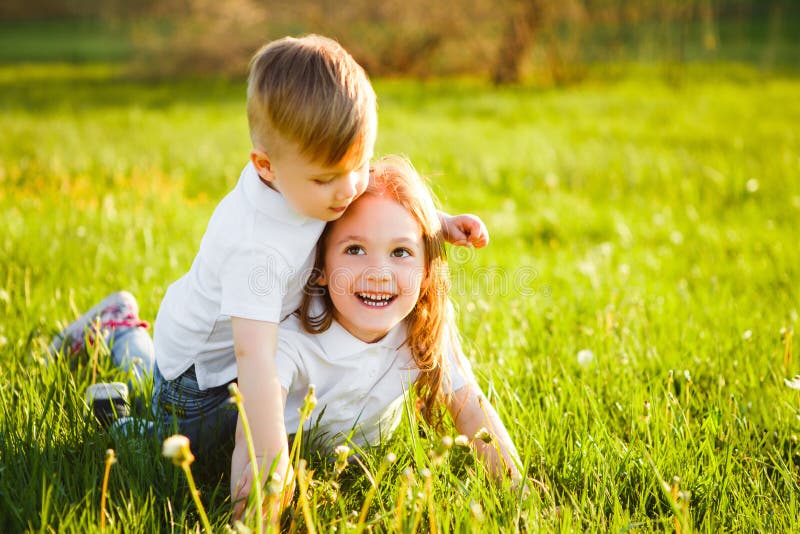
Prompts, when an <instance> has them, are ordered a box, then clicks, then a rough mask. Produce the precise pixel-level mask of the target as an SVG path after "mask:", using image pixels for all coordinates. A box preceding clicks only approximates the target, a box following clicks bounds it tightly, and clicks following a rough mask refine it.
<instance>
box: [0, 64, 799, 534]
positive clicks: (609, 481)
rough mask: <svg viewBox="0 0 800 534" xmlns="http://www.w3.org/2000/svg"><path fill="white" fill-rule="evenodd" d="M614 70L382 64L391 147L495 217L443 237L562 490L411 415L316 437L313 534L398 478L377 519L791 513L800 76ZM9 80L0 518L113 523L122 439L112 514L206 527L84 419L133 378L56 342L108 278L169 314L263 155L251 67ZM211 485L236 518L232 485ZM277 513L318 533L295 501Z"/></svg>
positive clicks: (205, 490)
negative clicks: (495, 466)
mask: <svg viewBox="0 0 800 534" xmlns="http://www.w3.org/2000/svg"><path fill="white" fill-rule="evenodd" d="M614 72H615V74H613V75H609V74H606V75H605V76H602V77H598V78H596V79H593V78H591V77H590V78H589V79H588V80H587V81H585V82H584V83H582V84H580V85H578V86H574V87H571V88H564V89H547V90H545V89H537V88H534V87H526V86H520V87H511V88H501V89H497V88H493V87H491V86H489V85H486V84H484V83H482V82H479V81H474V80H439V81H427V82H422V81H405V80H376V81H375V87H376V91H377V93H378V95H379V105H380V134H379V139H378V146H377V153H378V154H385V153H402V154H406V155H408V156H409V157H410V158H411V159H412V161H413V162H414V163H415V165H416V166H417V168H418V169H419V170H420V171H422V172H423V173H425V174H427V175H428V176H429V177H430V178H431V184H432V187H433V189H434V190H435V191H436V193H437V195H438V197H439V199H440V201H441V205H442V208H443V209H444V210H446V211H448V212H450V213H458V212H473V213H476V214H479V215H480V216H481V217H482V218H483V219H484V220H485V222H486V223H487V225H488V227H489V229H490V232H491V243H490V245H489V247H488V248H486V249H483V250H479V251H472V250H467V249H450V250H449V253H450V262H451V268H452V276H453V281H454V284H453V300H454V302H455V304H456V306H457V308H458V319H459V325H460V327H461V331H462V335H463V338H464V340H465V350H466V352H467V355H468V356H469V358H470V360H471V361H472V363H473V367H474V368H475V370H476V373H477V376H478V378H479V381H480V383H481V385H482V386H483V388H484V390H485V391H486V393H487V394H488V396H489V397H490V398H491V400H492V402H493V403H494V405H495V406H496V407H497V408H498V410H499V412H500V414H501V416H502V417H503V419H504V421H505V422H506V424H507V426H508V427H509V430H510V432H511V435H512V436H513V438H514V440H515V442H516V444H517V446H518V448H519V451H520V454H521V457H522V459H523V462H524V469H525V471H526V474H527V475H528V476H530V477H532V478H535V479H537V480H540V481H542V482H543V483H544V484H546V485H547V488H548V490H547V491H538V490H536V487H535V485H533V486H532V488H533V490H534V491H532V492H531V494H530V495H529V496H524V495H522V494H521V492H519V491H516V490H513V489H511V488H509V487H508V485H507V484H505V485H504V484H496V483H493V482H492V481H491V480H490V479H489V478H488V477H487V475H486V474H485V473H484V472H483V471H482V469H481V467H480V465H479V464H476V463H475V462H474V461H473V458H472V457H471V456H470V454H469V453H468V452H466V451H465V450H463V449H459V448H455V449H453V450H452V451H450V452H448V453H446V454H444V455H442V454H440V453H441V446H440V440H439V436H437V435H436V434H433V433H431V432H429V431H425V430H424V429H423V430H420V429H419V427H418V424H417V423H415V422H413V421H411V420H406V421H405V422H404V423H403V425H402V426H401V428H400V430H399V431H398V433H397V434H396V436H395V437H394V438H393V439H392V440H390V441H389V442H387V443H386V444H384V445H383V446H382V447H380V448H379V450H374V451H368V452H367V454H365V455H364V465H363V466H358V465H354V466H350V467H348V468H347V469H346V470H345V471H344V473H342V474H341V475H339V476H337V475H336V474H335V473H334V471H333V469H332V467H331V466H330V465H327V464H325V463H324V462H320V461H319V460H316V459H315V458H314V457H313V454H312V453H311V452H309V451H305V452H304V456H305V457H306V458H307V459H308V460H309V462H310V465H311V466H312V468H313V469H314V470H315V471H314V474H313V482H312V483H311V486H310V487H309V489H308V492H307V495H308V499H309V500H310V502H311V504H312V506H311V507H310V513H311V514H312V516H313V523H314V524H315V527H316V530H318V531H325V532H331V531H334V530H335V531H337V532H350V531H357V530H358V528H359V525H358V523H359V521H358V515H359V513H360V511H361V509H362V505H363V502H364V500H365V496H366V495H368V494H369V493H370V487H371V482H370V480H371V479H372V478H374V477H375V476H376V473H377V472H379V471H385V472H384V474H383V476H382V479H381V481H380V484H378V487H377V490H376V491H374V499H373V500H372V502H371V505H370V507H369V509H368V513H367V514H366V516H365V517H366V518H367V519H366V522H367V524H368V525H369V527H370V528H371V529H373V530H374V531H395V530H398V531H403V532H411V531H414V530H416V529H419V530H420V531H431V530H434V529H436V530H437V531H442V532H453V531H456V532H462V531H476V532H479V531H485V532H497V531H516V530H519V531H540V530H541V531H560V532H572V531H595V532H629V531H632V532H652V531H670V530H673V529H680V530H681V532H686V531H689V530H697V531H702V532H719V531H746V532H752V531H774V532H790V531H797V530H798V527H797V526H796V525H797V523H796V520H797V517H798V516H800V487H799V484H800V476H799V475H800V469H799V466H800V443H798V435H800V391H798V390H797V388H800V384H796V385H797V388H793V387H790V385H795V383H793V382H791V378H792V377H793V376H794V375H795V374H797V373H800V362H799V361H797V360H798V358H797V357H796V355H793V354H792V345H791V341H792V337H791V335H792V331H793V329H796V328H797V326H798V302H799V299H798V297H800V294H799V292H798V283H797V281H798V278H799V275H800V251H798V241H797V220H798V218H800V187H799V184H800V182H799V181H798V178H799V177H800V135H798V133H797V124H800V99H798V98H797V95H798V94H800V79H798V78H797V77H796V76H794V75H792V74H783V75H768V74H765V73H763V72H760V71H759V70H757V69H755V68H752V67H748V66H742V65H720V64H717V65H695V66H691V65H686V66H683V67H681V68H680V70H679V72H678V75H677V76H676V73H675V71H673V70H670V71H665V70H664V69H662V68H660V67H641V66H640V67H634V66H625V67H621V68H619V69H617V70H616V71H614ZM0 95H2V98H0V109H1V110H2V113H0V132H2V134H0V136H1V137H2V142H0V228H2V237H0V377H1V379H2V380H0V407H2V408H0V530H2V531H4V532H20V531H30V532H51V531H58V532H93V531H100V521H99V515H100V499H101V482H102V478H103V470H104V462H105V451H106V449H107V448H109V447H113V448H114V449H115V451H116V457H117V459H118V462H117V464H116V465H114V466H113V467H112V470H111V472H110V480H109V489H108V503H107V504H106V509H107V524H106V528H105V529H106V530H107V531H112V532H157V531H160V532H176V531H177V532H184V531H186V532H189V531H195V530H196V529H197V528H199V526H200V523H199V521H200V520H199V516H198V515H197V512H196V509H195V506H194V504H193V502H192V499H191V497H190V494H189V491H188V489H187V486H186V482H185V478H184V477H183V474H182V473H181V472H180V470H179V469H178V468H176V467H174V466H173V465H172V464H171V463H170V462H169V461H168V460H166V459H164V458H162V457H161V455H160V444H159V443H155V442H150V441H147V440H144V441H143V440H129V441H120V442H117V443H112V442H111V440H110V437H109V436H108V435H107V434H106V433H104V432H103V431H102V430H101V429H100V427H99V426H98V424H97V423H96V421H94V420H93V419H92V418H91V416H90V415H89V413H88V412H87V409H86V407H85V406H84V401H83V392H84V390H85V388H86V387H87V386H88V385H89V384H90V383H92V381H93V380H114V379H124V378H125V377H122V376H119V374H117V373H116V372H115V371H114V369H113V368H112V366H111V365H110V362H109V361H108V359H107V358H104V357H103V354H102V352H101V353H100V354H98V355H97V358H96V359H95V360H94V361H91V360H67V359H61V360H58V361H55V362H53V361H48V359H47V358H46V355H45V351H44V347H45V345H46V343H47V341H48V340H49V337H50V336H51V335H52V334H53V333H54V332H56V331H58V330H59V328H60V327H62V326H63V325H65V324H66V323H68V322H69V321H70V320H72V319H73V318H74V317H76V316H77V315H78V313H79V312H80V311H81V310H84V309H86V308H88V307H89V306H90V305H92V304H93V303H94V302H96V301H97V300H98V299H100V298H101V297H103V296H104V295H106V294H107V293H109V292H111V291H114V290H118V289H127V290H130V291H131V292H133V293H134V294H135V295H136V296H137V297H138V299H139V303H140V306H141V314H142V317H143V318H145V319H148V320H151V321H152V319H154V317H155V314H156V312H157V309H158V305H159V302H160V299H161V297H162V296H163V294H164V291H165V289H166V287H167V286H168V285H169V284H170V283H171V282H172V281H174V280H175V279H177V278H178V277H179V276H181V275H182V274H183V273H184V272H185V271H186V270H187V269H188V267H189V265H190V263H191V261H192V258H193V256H194V253H195V252H196V250H197V247H198V244H199V241H200V238H201V236H202V234H203V231H204V229H205V225H206V223H207V221H208V218H209V216H210V214H211V212H212V210H213V208H214V206H215V204H216V203H217V202H218V201H219V199H220V198H221V197H222V196H223V195H224V194H225V193H226V192H227V191H228V190H229V189H230V188H231V187H232V186H233V185H234V183H235V180H236V179H237V178H238V175H239V172H240V170H241V167H242V166H243V164H244V162H245V158H246V157H247V152H248V150H249V139H248V135H247V127H246V120H245V115H244V84H243V82H242V81H241V80H238V81H230V80H209V79H204V80H198V79H194V80H169V81H141V80H135V79H131V78H129V77H126V76H125V75H123V73H122V71H121V69H120V67H119V66H118V65H116V64H114V63H85V64H67V63H49V62H43V63H15V64H3V65H0ZM787 380H788V382H787ZM429 451H436V452H435V453H434V454H432V455H429V454H428V452H429ZM389 452H393V453H394V454H396V456H397V461H396V462H394V463H393V464H391V465H390V466H385V465H383V464H382V461H383V458H384V457H385V455H386V454H387V453H389ZM408 467H410V468H411V469H412V470H413V471H411V472H409V471H406V472H405V474H404V471H405V470H406V468H408ZM425 469H427V470H428V472H429V473H430V476H429V478H426V477H425V476H424V475H423V473H425ZM366 473H370V475H367V474H366ZM201 478H202V477H201ZM334 482H335V483H336V484H334ZM201 492H202V493H201V498H202V500H203V501H204V503H205V504H206V506H207V508H208V511H209V515H210V519H211V522H212V524H213V525H214V528H215V529H217V530H220V531H222V530H223V529H224V525H225V524H226V523H227V522H228V521H229V502H228V501H227V486H226V483H225V481H215V480H213V479H209V477H206V478H205V479H203V480H202V482H201ZM400 495H403V502H401V503H400V504H398V501H399V496H400ZM556 507H557V508H556ZM556 509H557V510H558V511H557V512H556ZM286 521H287V523H286V524H287V525H289V524H293V528H296V529H298V530H305V529H306V528H307V527H308V526H309V525H308V523H307V522H306V519H305V518H304V517H303V514H302V513H301V511H300V510H299V509H298V510H293V511H290V512H289V513H288V514H287V517H286ZM251 526H252V525H251ZM361 526H363V525H361Z"/></svg>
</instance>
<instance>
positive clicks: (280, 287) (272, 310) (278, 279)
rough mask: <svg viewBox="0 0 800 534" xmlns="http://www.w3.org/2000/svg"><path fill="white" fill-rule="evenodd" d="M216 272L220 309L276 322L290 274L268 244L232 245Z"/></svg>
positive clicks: (227, 313) (222, 311) (237, 315)
mask: <svg viewBox="0 0 800 534" xmlns="http://www.w3.org/2000/svg"><path fill="white" fill-rule="evenodd" d="M221 269H222V272H221V273H220V285H221V287H220V293H221V303H220V313H221V314H223V315H228V316H231V317H241V318H243V319H252V320H256V321H268V322H272V323H278V322H280V319H281V307H282V304H283V300H284V297H285V294H286V286H287V279H288V276H289V274H290V272H289V268H288V265H287V264H286V262H285V261H284V260H283V258H282V256H281V255H280V254H279V253H278V252H277V251H275V250H274V249H271V248H269V247H264V246H263V245H258V244H244V245H242V246H237V247H234V249H233V250H232V251H231V252H230V254H229V257H228V258H227V259H226V260H225V261H224V262H223V264H222V267H221Z"/></svg>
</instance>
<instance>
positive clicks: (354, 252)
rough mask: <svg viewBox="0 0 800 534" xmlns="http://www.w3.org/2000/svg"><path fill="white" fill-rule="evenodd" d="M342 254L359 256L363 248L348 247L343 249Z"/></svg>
mask: <svg viewBox="0 0 800 534" xmlns="http://www.w3.org/2000/svg"><path fill="white" fill-rule="evenodd" d="M344 253H345V254H349V255H351V256H357V255H359V254H364V248H363V247H362V246H360V245H350V246H349V247H347V248H346V249H344Z"/></svg>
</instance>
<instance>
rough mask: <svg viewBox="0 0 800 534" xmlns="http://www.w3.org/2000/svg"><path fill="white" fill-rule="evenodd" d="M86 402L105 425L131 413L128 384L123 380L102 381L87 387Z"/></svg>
mask: <svg viewBox="0 0 800 534" xmlns="http://www.w3.org/2000/svg"><path fill="white" fill-rule="evenodd" d="M86 404H88V405H89V406H90V407H91V409H92V413H93V414H94V416H95V417H96V418H97V420H98V421H99V422H100V424H101V425H102V426H103V427H106V428H108V427H109V426H110V425H111V424H112V423H113V422H114V421H116V420H117V419H120V418H124V417H128V415H130V410H129V404H128V386H127V385H126V384H123V383H122V382H101V383H98V384H92V385H91V386H89V387H88V388H86Z"/></svg>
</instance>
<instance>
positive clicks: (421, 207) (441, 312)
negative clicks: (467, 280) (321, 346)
mask: <svg viewBox="0 0 800 534" xmlns="http://www.w3.org/2000/svg"><path fill="white" fill-rule="evenodd" d="M363 195H364V196H366V195H376V196H381V197H389V198H392V199H394V200H395V201H397V202H398V203H399V204H400V205H401V206H403V207H404V208H405V209H406V210H407V211H408V213H409V214H410V215H411V216H412V217H413V218H414V219H415V220H416V221H417V223H418V224H419V226H420V229H421V230H422V240H423V244H424V250H425V276H424V277H423V280H422V286H421V288H420V295H419V299H418V300H417V303H416V305H415V306H414V308H413V309H412V310H411V312H410V313H409V314H408V316H407V317H406V319H405V320H406V325H407V337H406V340H405V344H407V345H408V347H409V349H410V350H411V355H412V356H413V358H414V362H415V364H416V365H417V368H418V369H419V376H418V377H417V380H416V383H415V386H416V388H417V393H418V395H419V399H420V401H421V402H422V404H423V406H424V407H425V411H424V413H423V415H424V417H425V420H426V421H427V422H428V423H431V424H433V425H434V426H438V425H439V424H440V423H441V417H442V407H443V405H444V404H443V403H444V402H445V400H446V395H445V394H444V391H445V389H446V388H445V387H444V386H445V385H446V384H447V383H448V381H449V378H448V373H447V369H446V366H447V359H446V358H445V351H446V350H456V348H457V347H458V344H457V341H456V339H455V332H456V330H455V327H454V324H453V319H452V313H451V306H450V305H449V300H448V294H449V290H450V276H449V271H448V268H447V258H446V256H445V249H444V237H443V235H442V228H441V222H440V221H439V215H438V212H437V210H436V205H435V203H434V200H433V197H432V195H431V192H430V190H429V189H428V187H427V185H426V184H425V182H424V181H423V178H422V177H420V175H419V174H418V173H417V171H416V170H414V167H413V166H412V165H411V163H410V162H409V161H408V160H406V159H404V158H401V157H399V156H384V157H383V158H381V159H380V160H378V161H377V162H376V163H374V164H373V166H372V168H371V169H370V177H369V185H368V186H367V190H366V191H365V192H364V194H363ZM356 202H358V200H356ZM335 224H336V222H333V223H329V224H328V226H327V227H326V228H325V230H324V231H323V233H322V236H321V237H320V239H319V243H318V246H317V255H316V262H315V275H313V276H312V277H311V278H310V279H309V281H308V284H307V286H306V291H305V292H304V295H303V302H302V304H301V307H300V320H301V322H302V324H303V327H304V328H305V329H306V331H307V332H309V333H312V334H319V333H321V332H324V331H325V330H327V329H328V328H329V327H330V325H331V322H332V321H333V302H332V300H331V297H330V294H329V293H328V288H327V286H319V285H318V284H317V283H316V282H317V281H318V280H319V274H321V273H322V270H323V268H324V258H325V251H326V248H327V245H328V243H327V238H328V236H329V235H330V231H331V228H333V225H335ZM315 295H316V296H318V297H321V300H322V302H323V303H324V308H323V311H322V313H320V314H319V315H313V312H312V300H313V299H314V296H315Z"/></svg>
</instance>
